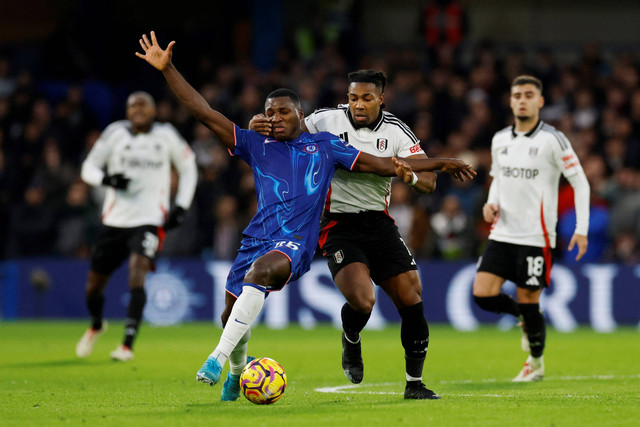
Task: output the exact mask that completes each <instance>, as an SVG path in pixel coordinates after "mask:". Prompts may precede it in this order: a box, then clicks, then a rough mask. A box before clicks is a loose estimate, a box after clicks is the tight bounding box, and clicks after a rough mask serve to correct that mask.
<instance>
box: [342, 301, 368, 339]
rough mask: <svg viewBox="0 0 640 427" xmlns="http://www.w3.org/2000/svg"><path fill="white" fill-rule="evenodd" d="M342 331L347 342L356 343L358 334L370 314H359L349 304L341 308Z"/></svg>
mask: <svg viewBox="0 0 640 427" xmlns="http://www.w3.org/2000/svg"><path fill="white" fill-rule="evenodd" d="M341 314H342V329H344V333H345V335H346V336H347V338H348V339H349V341H353V342H357V341H358V338H359V337H360V332H361V331H362V330H363V329H364V327H365V326H366V325H367V322H368V321H369V317H371V313H367V314H364V313H359V312H357V311H355V310H354V309H353V308H351V306H350V305H349V303H347V302H346V303H344V305H343V306H342V313H341Z"/></svg>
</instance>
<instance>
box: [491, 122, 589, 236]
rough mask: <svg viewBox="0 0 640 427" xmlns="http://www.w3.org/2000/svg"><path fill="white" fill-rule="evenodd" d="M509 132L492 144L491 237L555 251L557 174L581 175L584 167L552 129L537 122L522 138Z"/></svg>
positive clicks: (509, 128)
mask: <svg viewBox="0 0 640 427" xmlns="http://www.w3.org/2000/svg"><path fill="white" fill-rule="evenodd" d="M513 129H514V128H513V127H512V126H510V127H508V128H505V129H503V130H501V131H499V132H497V133H496V134H495V135H494V137H493V141H492V143H491V159H492V164H491V176H493V182H492V184H491V190H490V192H489V200H488V203H495V204H497V205H499V207H500V209H499V213H498V215H497V216H496V219H495V220H494V223H493V225H492V226H491V234H490V235H489V238H490V239H492V240H497V241H500V242H507V243H514V244H519V245H527V246H537V247H552V248H554V247H555V245H556V223H557V221H558V185H559V180H560V174H563V175H564V176H565V177H567V178H568V177H571V176H573V175H575V174H583V175H584V172H583V170H582V166H581V165H580V161H579V160H578V156H577V155H576V153H575V152H574V151H573V148H572V147H571V144H570V143H569V140H568V139H567V138H566V137H565V136H564V134H563V133H562V132H560V131H559V130H557V129H555V128H554V127H553V126H550V125H548V124H546V123H544V122H542V121H540V122H539V123H538V124H537V126H536V127H535V128H534V129H532V130H531V131H530V132H528V133H526V134H523V135H516V133H514V130H513ZM585 179H586V178H585ZM587 226H588V220H587ZM586 232H587V231H586V230H583V232H582V233H581V234H585V235H586Z"/></svg>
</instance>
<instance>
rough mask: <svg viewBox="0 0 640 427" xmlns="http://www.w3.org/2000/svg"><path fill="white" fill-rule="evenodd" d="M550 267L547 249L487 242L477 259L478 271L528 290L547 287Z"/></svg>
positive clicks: (493, 241) (550, 257)
mask: <svg viewBox="0 0 640 427" xmlns="http://www.w3.org/2000/svg"><path fill="white" fill-rule="evenodd" d="M552 266H553V259H552V255H551V248H541V247H537V246H524V245H515V244H513V243H505V242H497V241H495V240H489V242H488V243H487V247H486V248H485V250H484V253H483V254H482V256H481V257H480V259H479V260H478V271H486V272H487V273H492V274H495V275H496V276H499V277H502V278H503V279H507V280H510V281H512V282H513V283H515V284H516V286H518V287H520V288H525V289H531V290H536V289H541V288H546V287H547V286H549V281H550V279H551V267H552Z"/></svg>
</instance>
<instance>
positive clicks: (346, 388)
mask: <svg viewBox="0 0 640 427" xmlns="http://www.w3.org/2000/svg"><path fill="white" fill-rule="evenodd" d="M638 378H640V374H637V375H584V376H562V377H545V379H544V381H554V380H555V381H558V380H561V381H580V380H615V379H638ZM498 381H499V380H498V379H496V378H486V379H481V380H454V381H439V383H440V384H473V383H495V382H498ZM502 381H510V379H505V380H502ZM401 385H402V384H401V383H397V382H395V383H375V384H364V385H363V384H348V385H341V386H335V387H319V388H316V389H315V390H314V391H317V392H318V393H336V394H383V395H384V394H389V395H396V394H400V395H401V394H403V393H402V392H395V391H372V390H362V388H363V387H388V386H394V387H396V386H401ZM448 396H456V397H516V395H514V394H475V393H452V394H448ZM557 397H565V398H570V399H599V398H600V396H598V395H587V396H580V395H576V394H567V395H565V396H557Z"/></svg>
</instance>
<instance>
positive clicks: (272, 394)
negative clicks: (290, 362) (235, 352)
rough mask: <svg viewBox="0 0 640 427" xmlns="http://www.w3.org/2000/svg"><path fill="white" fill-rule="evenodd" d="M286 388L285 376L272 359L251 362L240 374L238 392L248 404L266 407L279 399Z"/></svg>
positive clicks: (266, 358) (262, 358)
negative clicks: (239, 391)
mask: <svg viewBox="0 0 640 427" xmlns="http://www.w3.org/2000/svg"><path fill="white" fill-rule="evenodd" d="M286 387H287V375H286V374H285V372H284V369H282V366H280V364H279V363H278V362H276V361H275V360H273V359H269V358H268V357H260V358H258V359H255V360H252V361H251V362H250V363H249V364H247V366H245V367H244V369H243V370H242V373H241V374H240V390H242V394H244V397H246V398H247V399H248V400H249V401H250V402H252V403H255V404H256V405H268V404H270V403H273V402H275V401H276V400H278V399H280V398H281V397H282V395H283V394H284V389H285V388H286Z"/></svg>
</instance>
